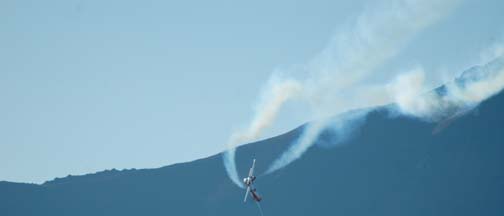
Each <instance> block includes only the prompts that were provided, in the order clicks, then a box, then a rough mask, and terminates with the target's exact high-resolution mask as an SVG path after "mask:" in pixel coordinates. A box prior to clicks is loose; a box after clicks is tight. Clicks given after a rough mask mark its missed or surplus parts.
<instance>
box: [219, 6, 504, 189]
mask: <svg viewBox="0 0 504 216" xmlns="http://www.w3.org/2000/svg"><path fill="white" fill-rule="evenodd" d="M381 3H382V4H381V5H372V6H373V7H372V8H373V10H370V8H368V9H365V10H364V11H363V12H362V13H361V15H360V16H358V17H357V19H356V20H355V21H353V22H349V23H348V24H347V25H345V26H344V27H343V28H341V29H340V30H339V31H337V34H335V36H334V37H333V38H332V39H331V40H330V42H329V44H328V45H327V46H326V48H325V49H323V50H322V51H321V52H320V53H319V54H318V55H317V56H315V57H314V58H313V59H312V60H310V61H308V63H306V64H305V65H304V67H303V68H304V69H303V72H304V73H305V75H306V77H307V78H305V79H295V78H288V79H285V78H278V77H277V76H273V78H272V79H271V80H270V82H269V84H268V85H267V86H266V88H264V89H263V92H262V94H261V97H260V100H259V102H258V105H257V106H256V110H255V115H254V117H253V118H252V120H251V122H250V124H249V125H248V126H247V127H246V128H245V129H244V130H240V131H237V132H235V133H233V134H232V136H231V137H230V138H229V141H228V143H227V144H228V145H227V146H228V151H227V152H226V153H225V154H224V165H225V167H226V171H227V173H228V175H229V177H230V179H231V180H232V181H233V182H234V183H235V184H236V185H238V186H239V187H243V186H242V184H241V182H240V180H239V177H238V173H237V170H236V164H235V149H236V147H237V146H238V145H239V144H243V143H246V142H251V141H254V140H257V139H258V138H260V136H261V135H262V134H263V133H264V131H265V130H267V129H268V128H269V127H271V126H272V124H273V123H274V121H275V119H276V117H277V115H278V114H279V112H280V110H281V108H282V106H283V105H284V103H285V102H287V101H289V100H296V101H297V102H300V103H304V104H307V105H308V106H309V107H310V109H311V118H310V119H307V121H311V123H310V124H307V126H306V127H305V128H304V131H303V133H302V135H301V136H300V137H299V138H298V139H297V140H296V141H295V142H294V143H292V144H291V146H290V147H289V148H288V149H287V150H286V151H285V152H284V153H283V154H282V155H280V156H279V157H278V158H277V159H276V160H275V161H274V162H273V163H272V164H271V166H270V167H269V168H268V170H267V171H266V172H267V173H271V172H274V171H276V170H278V169H281V168H282V167H285V166H287V165H288V164H290V163H292V162H293V161H295V160H296V159H298V158H299V157H301V156H302V155H303V153H304V152H306V151H307V150H308V149H309V148H310V147H311V146H312V145H313V144H314V143H315V140H317V139H319V138H320V136H321V133H322V132H323V131H327V129H328V128H329V129H331V130H332V131H334V132H335V133H336V134H337V135H338V136H339V138H340V139H337V140H333V142H336V143H340V142H343V141H344V140H345V139H347V138H348V137H349V136H350V135H351V133H352V132H353V131H355V130H356V129H357V128H358V127H359V126H360V125H361V124H363V122H364V121H365V117H366V115H367V113H368V112H369V111H371V110H372V109H373V108H374V107H383V106H384V105H387V104H391V103H395V106H390V107H394V109H393V110H392V109H391V111H394V112H397V113H398V114H400V115H407V116H412V117H414V118H418V119H421V120H425V121H439V120H442V119H445V118H447V117H449V116H450V115H453V114H454V113H457V110H461V109H467V107H474V106H477V104H479V103H481V102H482V101H483V100H485V99H487V98H488V97H491V96H492V95H494V94H496V93H498V92H499V91H501V90H502V88H503V86H504V71H503V69H504V60H503V58H504V57H502V55H501V54H502V53H494V54H493V56H492V57H493V58H488V57H487V56H486V60H487V61H486V62H485V64H483V65H481V66H477V67H474V68H472V69H471V70H469V71H467V73H464V74H462V75H461V76H460V77H458V78H457V79H455V80H454V81H452V82H448V83H446V85H444V86H443V87H441V88H438V89H436V90H435V91H430V89H429V88H431V87H432V85H431V84H430V83H427V82H426V73H425V72H424V70H423V69H422V68H421V67H418V68H414V69H413V70H411V71H407V72H403V71H400V72H398V73H396V74H393V75H392V76H391V78H392V79H388V80H387V81H373V80H382V79H376V78H377V77H378V78H383V77H384V74H380V72H378V71H380V70H379V68H380V67H381V66H383V65H384V64H386V63H387V62H388V61H389V60H391V59H393V58H394V57H396V56H397V55H398V54H399V53H400V51H401V50H402V48H403V47H404V46H405V45H407V44H408V43H409V42H410V41H411V40H412V39H413V38H414V37H415V36H416V35H417V34H419V33H420V32H421V31H422V30H423V29H425V28H427V27H429V26H431V25H433V24H435V23H436V22H437V21H438V20H440V19H441V18H443V17H444V16H446V15H447V14H449V13H450V12H451V11H452V10H453V9H454V8H455V7H456V5H457V3H458V1H456V0H448V1H435V0H424V1H421V0H390V1H384V2H381ZM499 47H502V46H499ZM496 50H503V49H496ZM384 86H385V87H384ZM387 107H389V106H387ZM355 109H357V110H359V111H358V112H353V113H351V114H350V115H345V116H346V117H342V118H338V119H337V120H336V121H334V119H332V120H331V118H328V117H330V116H334V115H338V114H342V113H347V112H348V111H350V110H355ZM347 114H348V113H347Z"/></svg>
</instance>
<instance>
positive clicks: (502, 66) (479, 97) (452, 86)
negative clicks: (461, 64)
mask: <svg viewBox="0 0 504 216" xmlns="http://www.w3.org/2000/svg"><path fill="white" fill-rule="evenodd" d="M424 77H425V72H424V71H423V70H421V69H416V70H414V71H412V72H409V73H405V74H403V75H400V76H399V77H398V78H397V79H396V80H395V82H393V83H392V84H391V85H389V89H390V91H391V94H392V95H393V97H394V99H395V102H396V104H397V106H398V108H399V111H400V112H401V113H402V114H405V115H409V116H414V117H417V118H421V119H423V120H428V121H438V120H441V119H442V118H446V117H449V115H451V114H453V113H452V112H453V111H457V110H460V109H464V108H465V107H475V106H477V105H478V104H479V103H481V102H482V101H484V100H486V99H488V98H489V97H491V96H493V95H495V94H497V93H499V92H500V91H502V89H503V88H504V55H501V56H498V57H496V58H495V59H493V60H491V61H490V62H487V63H485V64H484V65H481V66H475V67H472V68H471V69H470V70H468V71H465V72H464V73H463V74H462V75H461V76H460V77H458V78H457V79H455V80H454V81H453V82H449V83H447V84H445V86H444V92H443V93H438V92H435V91H434V92H428V93H424V91H426V90H427V89H428V87H426V85H425V79H424Z"/></svg>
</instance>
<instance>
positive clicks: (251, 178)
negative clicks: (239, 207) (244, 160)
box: [243, 159, 262, 202]
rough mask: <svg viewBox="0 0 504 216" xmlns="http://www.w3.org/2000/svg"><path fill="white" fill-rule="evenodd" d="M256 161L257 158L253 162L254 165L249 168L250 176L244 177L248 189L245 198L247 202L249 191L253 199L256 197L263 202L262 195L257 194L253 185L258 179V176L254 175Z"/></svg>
mask: <svg viewBox="0 0 504 216" xmlns="http://www.w3.org/2000/svg"><path fill="white" fill-rule="evenodd" d="M255 161H256V160H255V159H254V161H253V162H252V167H251V168H250V170H249V174H248V177H247V178H244V179H243V183H244V184H245V186H246V187H247V189H246V190H247V192H245V199H244V200H243V202H247V196H248V194H249V192H250V196H252V199H254V200H255V201H256V202H261V200H262V197H261V196H259V194H257V192H256V189H255V188H253V185H252V184H253V183H254V181H255V179H256V177H255V176H254V167H255Z"/></svg>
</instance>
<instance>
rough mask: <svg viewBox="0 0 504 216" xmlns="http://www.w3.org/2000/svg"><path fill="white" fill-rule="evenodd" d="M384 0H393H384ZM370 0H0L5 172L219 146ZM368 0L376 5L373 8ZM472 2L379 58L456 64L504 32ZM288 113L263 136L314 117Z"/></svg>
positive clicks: (88, 165) (11, 175) (127, 162)
mask: <svg viewBox="0 0 504 216" xmlns="http://www.w3.org/2000/svg"><path fill="white" fill-rule="evenodd" d="M384 3H386V1H384ZM369 5H370V4H369V1H275V2H271V1H254V2H245V1H244V2H237V1H223V0H217V1H184V2H174V1H142V2H135V1H106V2H105V1H85V0H81V1H44V2H42V1H2V2H1V3H0V16H1V19H0V26H2V28H0V47H1V49H0V99H1V106H0V119H1V121H0V131H1V136H0V170H1V172H0V180H9V181H21V182H43V181H45V180H49V179H52V178H54V177H61V176H66V175H68V174H84V173H90V172H96V171H100V170H104V169H111V168H118V169H122V168H147V167H160V166H164V165H168V164H172V163H176V162H183V161H188V160H193V159H197V158H200V157H204V156H209V155H211V154H215V153H217V152H220V151H222V150H223V149H224V148H225V144H226V141H227V140H228V137H229V135H230V134H231V132H232V131H233V130H234V129H237V128H240V127H243V125H244V124H246V123H247V121H249V120H250V118H251V116H252V114H253V113H252V112H253V106H254V103H255V101H256V100H257V97H258V94H259V92H260V89H261V88H262V87H263V86H264V85H265V82H266V81H267V80H268V79H269V77H270V74H271V73H272V71H274V70H275V69H278V68H288V67H291V66H292V65H297V64H304V63H306V62H307V61H309V60H310V59H311V58H313V56H315V55H317V53H319V52H320V51H321V50H322V49H323V48H324V47H325V46H326V44H327V43H328V41H329V39H330V38H331V37H332V36H333V34H334V32H335V30H336V29H338V28H341V26H344V24H345V23H346V22H348V21H351V20H352V19H353V18H355V16H356V15H357V14H359V12H360V11H361V10H363V8H365V7H369ZM371 9H372V8H371ZM503 9H504V4H503V3H502V2H501V1H482V2H480V1H476V0H467V1H462V2H461V3H460V5H459V6H458V7H457V8H456V9H455V11H454V12H453V13H451V14H450V15H448V16H446V17H445V18H444V19H442V20H441V21H439V22H438V23H437V24H435V25H433V26H431V27H429V28H428V29H426V30H425V31H423V32H422V33H421V34H419V35H417V36H416V37H415V38H414V40H413V41H412V42H411V43H409V44H408V45H407V46H406V47H405V48H404V49H403V50H402V51H401V54H400V57H398V58H396V59H394V60H393V61H391V62H390V63H389V64H387V65H385V67H384V68H382V69H381V70H390V71H394V70H399V69H404V68H408V67H411V66H415V65H418V64H421V65H422V66H423V67H424V68H425V69H426V70H428V71H431V74H430V75H431V77H434V78H433V79H436V78H439V77H437V76H440V75H439V74H441V73H440V72H439V71H451V72H453V73H456V72H459V71H461V70H463V69H464V68H465V67H467V66H470V65H472V64H474V63H475V62H477V60H478V58H479V56H480V53H481V51H482V50H484V49H485V48H486V47H488V46H490V45H491V44H493V43H496V42H499V41H500V40H501V39H502V33H503V30H504V27H502V23H501V22H502V20H504V14H503V13H502V11H503ZM306 120H307V119H306V116H305V115H303V113H302V112H301V111H299V110H296V109H289V107H287V110H286V112H283V113H282V114H281V115H280V117H279V121H278V122H277V124H276V125H275V126H274V128H273V129H272V130H270V131H269V133H268V134H267V135H266V136H272V135H275V134H278V133H281V132H283V131H286V130H289V129H291V128H293V127H296V126H298V125H299V124H300V123H302V122H304V121H306Z"/></svg>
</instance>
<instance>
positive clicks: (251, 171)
mask: <svg viewBox="0 0 504 216" xmlns="http://www.w3.org/2000/svg"><path fill="white" fill-rule="evenodd" d="M254 167H255V159H254V161H253V162H252V167H250V170H249V175H248V176H249V177H250V176H252V175H253V174H254Z"/></svg>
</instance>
